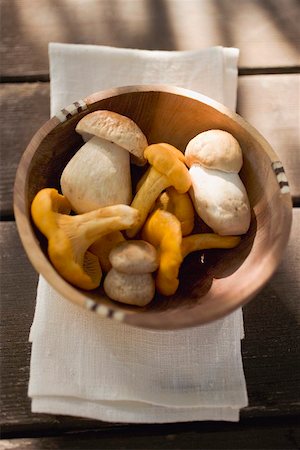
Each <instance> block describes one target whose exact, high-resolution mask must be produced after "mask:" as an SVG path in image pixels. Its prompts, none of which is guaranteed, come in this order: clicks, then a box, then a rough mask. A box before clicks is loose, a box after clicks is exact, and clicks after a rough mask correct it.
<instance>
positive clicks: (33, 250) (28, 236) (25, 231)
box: [13, 84, 292, 330]
mask: <svg viewBox="0 0 300 450" xmlns="http://www.w3.org/2000/svg"><path fill="white" fill-rule="evenodd" d="M139 92H140V93H144V92H145V93H151V92H156V93H160V92H161V93H167V94H175V95H179V96H184V97H188V98H190V99H192V100H196V101H199V102H201V103H204V104H206V105H208V106H210V107H212V108H213V109H215V110H217V111H218V112H220V113H222V114H224V115H225V116H227V117H228V118H229V119H232V120H234V121H235V122H236V123H237V124H238V125H239V126H240V127H242V128H243V129H244V130H245V131H246V132H248V133H249V134H250V135H251V136H253V137H254V138H255V140H256V141H257V142H258V143H259V144H260V146H261V147H262V148H263V150H264V151H265V152H266V154H267V156H268V157H269V159H270V163H271V165H272V167H273V166H274V167H273V169H274V171H275V169H276V167H279V166H280V167H282V171H283V173H284V169H283V166H282V163H281V162H280V159H279V157H278V156H277V154H276V153H275V151H274V150H273V148H272V147H271V146H270V144H269V143H268V142H267V141H266V139H265V138H264V137H263V136H262V135H261V134H260V132H258V131H257V130H256V129H255V128H254V127H253V126H252V125H250V124H249V123H248V122H247V121H246V120H245V119H243V118H242V117H241V116H240V115H239V114H238V113H236V112H234V111H231V110H230V109H229V108H227V107H226V106H224V105H223V104H221V103H220V102H217V101H216V100H213V99H212V98H210V97H207V96H205V95H203V94H200V93H198V92H195V91H193V90H190V89H185V88H181V87H177V86H172V85H167V84H139V85H129V86H121V87H116V88H110V89H105V90H101V91H98V92H95V93H92V94H90V95H89V96H87V97H85V98H84V99H83V100H79V101H77V102H74V103H72V104H71V105H69V106H67V107H66V108H64V109H62V110H61V111H60V112H58V113H57V114H56V115H54V116H53V117H52V118H50V119H49V120H48V121H46V122H45V123H44V124H43V125H42V126H41V127H40V128H39V129H38V130H37V131H36V133H35V134H34V136H33V137H32V139H31V141H30V142H29V144H28V145H27V147H26V149H25V151H24V153H23V155H22V157H21V159H20V162H19V165H18V168H17V171H16V177H15V183H14V192H13V207H14V215H15V220H16V225H17V229H18V233H19V236H20V239H21V242H22V244H23V247H24V249H25V251H26V253H27V256H28V258H29V260H30V261H31V263H32V265H33V267H34V268H35V270H36V271H37V272H38V273H40V274H41V275H42V277H44V278H45V279H46V281H48V282H49V284H50V285H51V286H52V287H53V288H54V289H55V290H56V291H57V292H58V293H59V294H61V295H62V296H63V297H64V298H66V299H67V300H69V301H71V302H72V303H75V304H77V305H79V306H81V307H84V308H85V309H88V310H90V311H93V312H96V313H97V314H98V315H100V316H102V317H109V318H111V319H115V320H119V321H122V322H125V323H127V324H129V325H132V326H137V327H142V328H149V329H160V330H163V329H179V328H186V327H192V326H199V325H203V324H206V323H209V322H211V321H214V320H217V319H220V318H221V317H223V316H225V315H227V314H229V313H231V312H232V311H234V310H235V309H237V308H239V307H240V306H242V305H243V304H245V303H246V302H248V301H249V300H250V299H251V298H253V297H254V296H255V295H256V294H257V293H258V292H259V291H260V290H261V289H262V287H263V286H264V285H265V284H266V283H267V282H268V280H269V279H270V278H271V277H272V275H273V273H274V272H275V270H276V269H277V267H278V265H279V263H280V258H278V257H277V258H269V260H270V261H269V262H268V264H267V265H266V266H267V267H266V270H265V271H264V274H263V276H261V277H260V279H259V283H257V285H256V286H255V287H254V288H253V290H252V292H251V294H250V295H249V293H247V295H246V294H245V295H241V297H240V299H239V301H238V302H236V301H232V302H231V303H229V304H228V303H225V302H224V303H223V302H220V303H221V304H220V307H219V309H218V310H216V311H215V312H214V314H213V315H210V316H209V317H206V316H204V317H202V320H200V321H199V320H195V318H194V316H193V315H190V314H181V316H178V317H177V319H179V320H177V322H176V323H174V321H173V320H171V321H169V323H168V324H167V326H166V323H165V321H166V317H167V316H169V315H171V316H173V315H174V311H170V310H166V311H163V312H162V311H147V313H146V314H144V313H143V311H140V312H139V311H125V310H124V311H123V310H120V308H118V305H117V304H116V306H114V305H112V306H107V305H104V304H101V303H97V302H96V301H94V300H91V299H90V298H88V297H86V296H85V295H84V293H82V292H81V291H79V290H78V289H77V288H76V287H74V286H72V285H71V284H69V283H68V282H67V281H65V280H64V279H63V278H62V277H61V276H60V275H59V274H58V272H57V271H56V270H55V269H54V267H53V266H52V264H51V262H50V261H49V259H48V258H47V257H46V256H45V255H44V253H43V252H42V250H41V248H40V245H39V242H38V239H37V237H36V236H35V235H34V232H33V229H32V224H31V221H30V218H29V219H28V217H27V214H26V209H27V206H26V199H25V198H24V195H23V196H22V194H24V192H26V185H27V170H28V168H29V166H30V163H31V160H32V158H33V156H34V154H35V151H36V148H37V147H38V146H39V145H40V143H41V142H42V141H43V139H44V138H45V137H46V136H47V135H48V134H49V133H50V132H51V131H53V130H54V128H56V127H57V126H58V125H60V124H61V123H62V122H64V121H66V120H68V119H69V118H70V117H73V116H74V115H76V114H77V113H79V112H81V111H84V110H86V114H88V113H89V112H90V111H89V106H92V105H93V104H94V103H97V102H99V101H101V100H104V99H109V98H112V97H115V96H119V95H122V94H129V93H139ZM278 165H279V166H278ZM282 171H281V172H282ZM275 174H276V171H275ZM278 183H279V179H278ZM279 188H280V183H279ZM281 194H282V196H283V197H282V198H283V199H284V207H285V208H286V214H285V222H284V231H285V233H284V234H283V235H282V237H281V241H280V248H281V249H282V250H283V249H284V248H285V247H286V245H287V242H288V239H289V235H290V230H291V224H292V199H291V195H290V192H289V189H285V190H281ZM271 256H272V255H271ZM175 311H176V310H175ZM158 313H159V314H158ZM158 316H159V317H158Z"/></svg>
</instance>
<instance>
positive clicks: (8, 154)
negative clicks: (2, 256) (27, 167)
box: [0, 83, 50, 216]
mask: <svg viewBox="0 0 300 450" xmlns="http://www.w3.org/2000/svg"><path fill="white" fill-rule="evenodd" d="M0 98H1V105H2V108H1V112H0V135H1V144H0V145H1V159H0V179H1V184H0V213H1V214H2V215H4V216H5V215H11V214H12V192H13V183H14V179H15V173H16V169H17V166H18V163H19V160H20V158H21V155H22V153H23V151H24V150H25V148H26V146H27V145H28V143H29V141H30V139H31V137H32V136H33V134H34V133H35V132H36V131H37V130H38V128H39V127H40V126H41V125H42V124H43V123H44V122H45V121H46V120H47V119H48V118H49V109H50V106H49V84H48V83H30V84H27V83H24V84H2V85H0Z"/></svg>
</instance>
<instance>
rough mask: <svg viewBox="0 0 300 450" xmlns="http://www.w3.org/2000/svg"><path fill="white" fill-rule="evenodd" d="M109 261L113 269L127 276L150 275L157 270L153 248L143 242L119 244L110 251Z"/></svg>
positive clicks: (156, 258) (156, 259)
mask: <svg viewBox="0 0 300 450" xmlns="http://www.w3.org/2000/svg"><path fill="white" fill-rule="evenodd" d="M109 260H110V263H111V265H112V266H113V268H114V269H116V270H118V271H119V272H124V273H128V274H133V273H150V272H154V271H155V270H156V269H157V268H158V255H157V251H156V249H155V247H153V245H151V244H149V242H146V241H143V240H131V241H125V242H121V243H120V244H118V245H116V247H114V248H113V249H112V251H111V252H110V254H109Z"/></svg>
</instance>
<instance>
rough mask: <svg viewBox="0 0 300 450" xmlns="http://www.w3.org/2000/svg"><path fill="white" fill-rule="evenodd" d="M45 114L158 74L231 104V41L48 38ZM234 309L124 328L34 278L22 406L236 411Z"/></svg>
mask: <svg viewBox="0 0 300 450" xmlns="http://www.w3.org/2000/svg"><path fill="white" fill-rule="evenodd" d="M49 55H50V79H51V113H52V114H55V113H57V112H58V111H59V110H60V109H61V108H63V107H65V106H67V105H69V104H70V103H72V102H73V101H76V100H79V99H81V98H83V97H85V96H87V95H89V94H91V93H92V92H96V91H99V90H101V89H105V88H111V87H116V86H121V85H130V84H144V83H168V84H173V85H177V86H181V87H185V88H188V89H193V90H196V91H198V92H201V93H202V94H205V95H208V96H211V97H213V98H214V99H216V100H218V101H220V102H222V103H224V104H226V105H227V106H229V107H230V108H231V109H235V103H236V90H237V58H238V50H237V49H233V48H222V47H214V48H210V49H206V50H199V51H186V52H166V51H146V50H133V49H118V48H111V47H102V46H85V45H73V44H50V48H49ZM242 338H243V318H242V311H241V309H239V310H237V311H236V312H234V313H232V314H231V315H229V316H227V317H226V318H224V319H221V320H218V321H216V322H214V323H212V324H208V325H205V326H201V327H195V328H191V329H184V330H176V331H150V330H144V329H138V328H133V327H130V326H128V325H124V324H122V323H119V322H115V321H113V320H110V319H105V318H100V317H99V316H97V315H95V314H92V313H90V312H89V311H86V310H84V309H81V308H79V307H77V306H75V305H73V304H71V303H70V302H68V301H65V300H64V299H62V298H61V297H60V296H59V295H58V294H57V293H56V292H55V291H54V290H53V289H52V288H51V287H50V286H49V285H48V284H47V283H46V282H45V280H44V279H43V278H42V277H40V280H39V286H38V291H37V306H36V311H35V317H34V321H33V325H32V328H31V333H30V340H31V342H32V354H31V367H30V381H29V396H30V397H31V398H32V411H33V412H43V413H52V414H66V415H73V416H81V417H88V418H94V419H100V420H105V421H111V422H135V423H138V422H140V423H159V422H161V423H163V422H183V421H194V420H227V421H237V420H239V410H240V408H242V407H244V406H246V405H247V391H246V385H245V378H244V373H243V366H242V357H241V339H242Z"/></svg>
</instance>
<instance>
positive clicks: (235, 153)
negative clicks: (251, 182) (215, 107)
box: [185, 130, 243, 173]
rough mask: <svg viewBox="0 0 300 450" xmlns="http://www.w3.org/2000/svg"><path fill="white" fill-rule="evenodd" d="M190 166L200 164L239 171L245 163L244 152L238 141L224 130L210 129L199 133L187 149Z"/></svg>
mask: <svg viewBox="0 0 300 450" xmlns="http://www.w3.org/2000/svg"><path fill="white" fill-rule="evenodd" d="M185 157H186V163H187V165H188V166H189V167H191V166H192V165H193V164H200V165H201V166H203V167H206V168H207V169H215V170H222V171H223V172H235V173H238V172H239V171H240V170H241V168H242V165H243V154H242V150H241V147H240V144H239V143H238V141H237V140H236V139H235V138H234V137H233V136H232V134H230V133H228V132H227V131H224V130H208V131H204V132H203V133H200V134H197V136H195V137H194V138H193V139H191V140H190V142H189V143H188V145H187V147H186V150H185Z"/></svg>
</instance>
